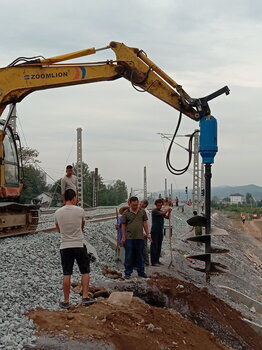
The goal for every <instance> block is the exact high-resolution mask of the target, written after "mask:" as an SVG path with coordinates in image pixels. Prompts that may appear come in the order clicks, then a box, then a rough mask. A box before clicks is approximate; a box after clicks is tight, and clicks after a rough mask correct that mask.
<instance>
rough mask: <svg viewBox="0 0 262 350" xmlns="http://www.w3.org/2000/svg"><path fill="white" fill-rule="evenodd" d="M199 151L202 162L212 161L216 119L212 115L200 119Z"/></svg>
mask: <svg viewBox="0 0 262 350" xmlns="http://www.w3.org/2000/svg"><path fill="white" fill-rule="evenodd" d="M199 124H200V145H199V152H200V154H201V156H202V159H203V163H204V164H212V163H214V158H215V155H216V153H217V151H218V147H217V120H216V118H214V117H213V116H208V117H203V118H201V120H200V123H199Z"/></svg>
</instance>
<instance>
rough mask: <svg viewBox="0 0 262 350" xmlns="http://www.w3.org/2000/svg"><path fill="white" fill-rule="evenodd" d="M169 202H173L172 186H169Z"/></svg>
mask: <svg viewBox="0 0 262 350" xmlns="http://www.w3.org/2000/svg"><path fill="white" fill-rule="evenodd" d="M170 200H171V201H172V200H173V184H171V185H170Z"/></svg>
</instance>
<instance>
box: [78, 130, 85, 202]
mask: <svg viewBox="0 0 262 350" xmlns="http://www.w3.org/2000/svg"><path fill="white" fill-rule="evenodd" d="M76 132H77V161H76V174H77V196H78V202H79V204H80V206H81V208H83V207H84V199H83V160H82V128H77V129H76Z"/></svg>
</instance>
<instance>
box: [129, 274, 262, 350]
mask: <svg viewBox="0 0 262 350" xmlns="http://www.w3.org/2000/svg"><path fill="white" fill-rule="evenodd" d="M148 285H149V286H150V287H152V288H154V289H155V288H157V289H158V290H159V291H160V292H161V293H162V297H163V296H166V306H167V307H170V308H172V309H175V310H176V311H178V312H179V313H180V314H181V315H183V316H184V317H186V318H188V319H190V320H192V321H193V322H194V323H196V324H197V325H198V326H200V327H203V328H205V329H207V330H208V331H210V332H212V333H213V334H214V335H215V336H216V338H218V339H219V340H221V341H222V342H223V343H224V344H227V345H228V346H230V347H232V348H233V349H241V350H246V349H256V350H259V349H261V341H262V338H261V336H259V335H258V334H257V333H256V332H255V331H254V330H253V329H252V328H251V327H249V326H248V325H247V324H246V323H245V322H244V321H243V320H242V315H241V314H240V312H238V311H236V310H234V309H233V308H232V307H230V306H229V305H228V304H226V303H225V302H224V301H222V300H220V299H218V298H216V297H215V296H214V295H211V294H209V292H208V290H207V289H206V288H202V289H201V288H198V287H196V286H195V285H194V284H192V283H186V282H183V281H181V280H178V279H176V278H173V277H169V276H164V275H158V274H156V275H154V276H153V277H152V278H151V279H150V280H149V281H148ZM135 294H136V293H135Z"/></svg>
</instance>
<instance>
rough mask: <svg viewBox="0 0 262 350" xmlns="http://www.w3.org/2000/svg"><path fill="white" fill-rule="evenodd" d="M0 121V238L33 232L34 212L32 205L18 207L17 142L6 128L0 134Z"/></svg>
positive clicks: (2, 126) (14, 136) (35, 226)
mask: <svg viewBox="0 0 262 350" xmlns="http://www.w3.org/2000/svg"><path fill="white" fill-rule="evenodd" d="M4 125H5V121H2V120H1V121H0V238H2V237H10V236H16V235H20V234H25V233H33V232H35V230H36V228H37V224H38V210H37V207H36V206H35V205H33V204H20V203H19V196H20V193H21V191H22V185H21V183H20V182H21V181H20V173H21V164H20V162H19V156H18V150H17V139H18V140H19V138H18V136H16V135H15V134H14V133H13V130H12V128H11V127H10V126H7V127H6V128H5V130H4Z"/></svg>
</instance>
